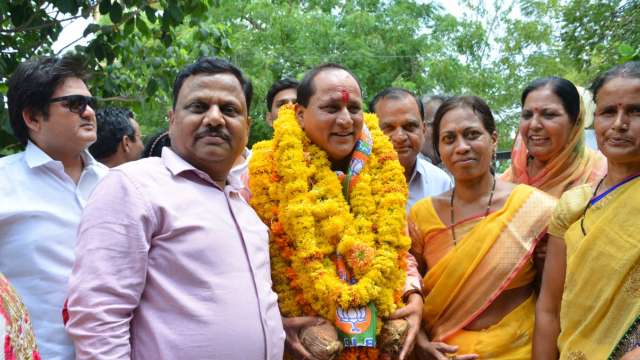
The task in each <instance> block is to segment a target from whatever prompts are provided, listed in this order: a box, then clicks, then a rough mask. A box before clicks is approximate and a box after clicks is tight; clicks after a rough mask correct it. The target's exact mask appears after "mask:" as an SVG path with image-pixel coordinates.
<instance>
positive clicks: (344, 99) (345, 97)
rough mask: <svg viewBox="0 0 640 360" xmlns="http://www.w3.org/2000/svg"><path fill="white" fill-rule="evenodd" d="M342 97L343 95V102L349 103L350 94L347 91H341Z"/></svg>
mask: <svg viewBox="0 0 640 360" xmlns="http://www.w3.org/2000/svg"><path fill="white" fill-rule="evenodd" d="M340 95H342V102H343V103H345V104H347V103H349V93H348V92H347V90H345V89H340Z"/></svg>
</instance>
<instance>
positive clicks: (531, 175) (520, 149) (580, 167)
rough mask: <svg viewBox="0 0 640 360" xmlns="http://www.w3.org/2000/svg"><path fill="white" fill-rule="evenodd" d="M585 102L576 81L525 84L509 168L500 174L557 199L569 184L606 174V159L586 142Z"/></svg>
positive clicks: (542, 80) (574, 184) (554, 79)
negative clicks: (588, 146)
mask: <svg viewBox="0 0 640 360" xmlns="http://www.w3.org/2000/svg"><path fill="white" fill-rule="evenodd" d="M585 101H587V98H586V97H585V98H581V96H580V93H579V92H578V90H577V88H576V87H575V85H573V84H572V83H571V82H570V81H568V80H566V79H563V78H559V77H547V78H543V79H538V80H535V81H533V82H532V83H531V84H529V85H528V86H527V87H526V88H525V90H524V91H523V93H522V98H521V102H522V115H521V118H520V130H519V133H518V136H517V137H516V141H515V144H514V146H513V150H512V152H511V167H510V168H509V169H507V171H506V172H505V173H504V174H502V176H501V178H502V179H503V180H506V181H510V182H513V183H516V184H527V185H531V186H533V187H536V188H538V189H540V190H542V191H544V192H546V193H548V194H550V195H553V196H554V197H556V198H559V197H560V195H562V193H563V192H565V191H567V190H568V189H570V188H573V187H575V186H578V185H581V184H584V183H593V182H595V181H597V180H598V179H600V178H601V177H602V176H603V175H604V173H605V172H606V160H605V158H604V157H603V156H602V154H600V153H599V152H597V151H594V150H591V149H589V148H587V147H586V146H585V143H584V131H583V128H584V127H585V123H586V122H587V124H586V125H589V124H588V122H590V121H588V120H587V116H586V111H585V110H584V108H585V105H584V104H583V103H584V102H585ZM589 101H590V100H589Z"/></svg>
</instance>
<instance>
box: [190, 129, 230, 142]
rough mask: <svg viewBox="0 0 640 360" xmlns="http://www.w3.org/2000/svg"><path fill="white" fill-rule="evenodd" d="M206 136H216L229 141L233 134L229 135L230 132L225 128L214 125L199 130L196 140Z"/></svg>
mask: <svg viewBox="0 0 640 360" xmlns="http://www.w3.org/2000/svg"><path fill="white" fill-rule="evenodd" d="M206 136H216V137H219V138H221V139H223V140H224V141H227V142H228V141H230V140H231V135H229V133H228V132H227V131H226V130H225V129H223V128H212V127H206V128H204V129H202V130H198V132H197V133H196V136H195V138H196V140H199V139H202V138H203V137H206Z"/></svg>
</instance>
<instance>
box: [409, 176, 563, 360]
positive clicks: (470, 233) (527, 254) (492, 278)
mask: <svg viewBox="0 0 640 360" xmlns="http://www.w3.org/2000/svg"><path fill="white" fill-rule="evenodd" d="M554 206H555V199H554V198H552V197H551V196H548V195H547V194H545V193H543V192H541V191H538V190H536V189H534V188H532V187H530V186H527V185H519V186H517V187H516V188H514V189H513V191H512V192H511V194H510V195H509V198H508V199H507V201H506V203H505V204H504V206H503V207H502V208H501V209H499V210H497V211H495V212H493V213H491V214H489V215H488V216H487V217H484V218H483V217H482V216H476V217H472V218H470V219H465V220H463V221H461V222H459V223H457V224H455V231H456V237H457V238H458V239H460V240H459V241H458V243H457V245H454V244H453V240H452V237H451V228H450V227H447V226H446V225H444V224H443V223H442V221H441V220H440V218H439V217H438V215H437V213H436V211H435V209H434V208H433V205H432V202H431V199H430V198H426V199H423V200H421V201H420V202H418V203H417V204H416V205H415V206H414V207H413V208H412V209H411V213H410V223H411V226H412V227H413V231H412V232H413V233H414V236H413V245H412V251H413V252H414V254H415V255H416V256H421V257H422V258H423V259H424V260H425V262H426V264H427V265H428V268H429V270H428V272H427V274H426V276H425V277H424V281H423V290H424V292H425V294H426V295H425V302H424V313H423V325H424V326H425V329H426V331H427V334H428V335H429V338H430V339H432V340H434V341H443V342H447V343H449V344H452V345H458V346H459V353H478V354H479V355H480V357H481V358H487V357H490V358H492V359H507V358H511V359H513V358H523V359H524V358H527V357H529V358H530V356H531V336H532V333H533V317H534V313H535V312H534V299H533V298H530V299H528V300H526V301H525V302H524V303H523V304H521V305H520V306H518V307H517V308H516V309H515V310H513V311H512V312H511V313H509V314H507V315H506V316H505V317H504V318H503V319H502V320H501V321H500V322H499V323H498V324H495V325H493V326H491V327H490V328H489V329H486V331H466V330H464V328H465V326H467V325H468V324H470V323H471V322H472V321H473V320H475V319H477V318H478V316H480V315H481V314H482V313H483V311H484V310H485V309H487V308H488V307H489V306H490V305H491V304H492V303H493V301H494V300H495V299H496V298H498V297H499V296H500V295H501V294H502V292H503V291H505V290H508V289H513V288H517V287H521V286H525V285H527V284H530V283H531V282H533V281H534V278H535V270H534V268H533V264H532V262H531V256H532V253H533V250H534V249H535V246H536V244H537V242H538V241H539V240H540V238H541V237H542V236H543V235H544V234H545V233H546V226H547V224H548V221H549V219H550V217H551V212H552V210H553V207H554ZM485 333H490V334H491V336H482V334H485Z"/></svg>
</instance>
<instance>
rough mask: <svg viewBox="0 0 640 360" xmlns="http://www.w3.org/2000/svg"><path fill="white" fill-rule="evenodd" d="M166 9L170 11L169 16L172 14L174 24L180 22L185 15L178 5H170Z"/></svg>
mask: <svg viewBox="0 0 640 360" xmlns="http://www.w3.org/2000/svg"><path fill="white" fill-rule="evenodd" d="M166 10H167V12H168V13H169V16H171V19H173V21H174V24H180V23H181V22H182V19H183V18H184V15H183V14H182V11H181V10H180V8H179V7H178V6H177V5H175V4H173V5H169V7H168V8H167V9H166Z"/></svg>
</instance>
